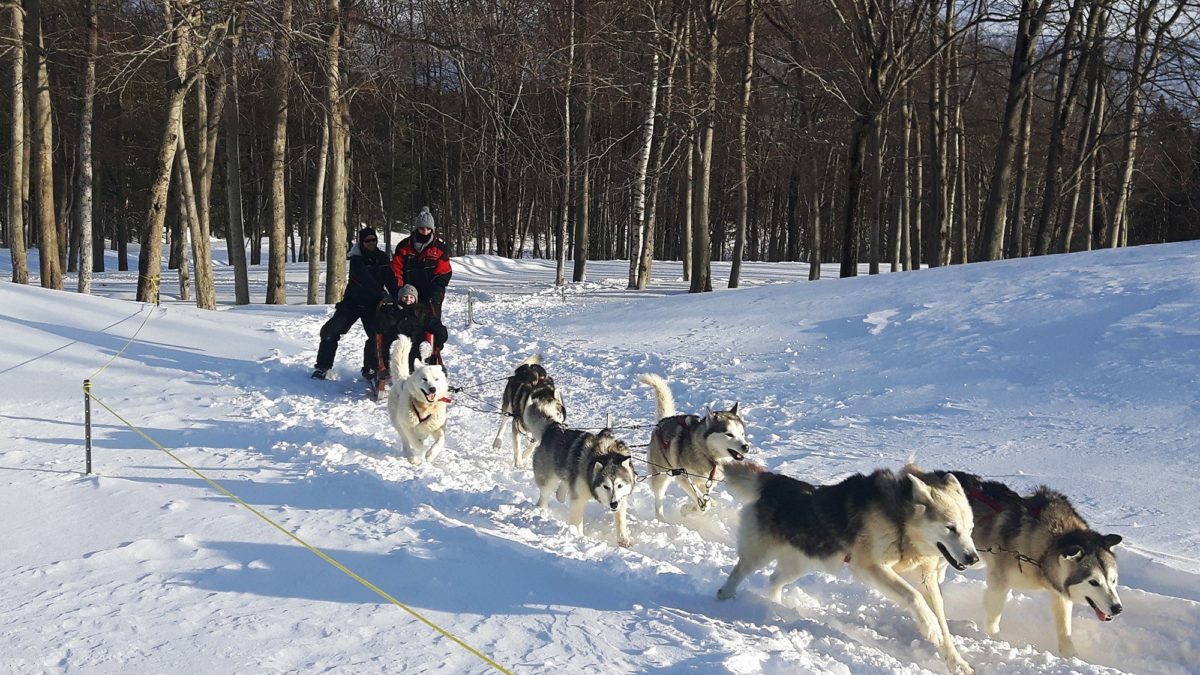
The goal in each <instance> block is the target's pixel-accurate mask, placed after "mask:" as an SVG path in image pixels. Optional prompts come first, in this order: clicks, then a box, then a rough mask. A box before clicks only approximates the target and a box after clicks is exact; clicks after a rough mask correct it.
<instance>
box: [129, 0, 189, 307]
mask: <svg viewBox="0 0 1200 675" xmlns="http://www.w3.org/2000/svg"><path fill="white" fill-rule="evenodd" d="M189 9H190V5H189V4H188V3H187V2H180V3H179V9H178V11H177V12H173V11H172V10H171V4H170V3H168V4H166V5H164V6H163V15H164V17H163V18H164V19H165V23H166V25H168V26H172V31H171V32H172V41H173V42H174V45H175V47H174V50H173V53H172V71H171V74H170V80H169V82H168V90H169V91H170V95H169V97H168V102H167V120H166V126H165V127H164V128H163V136H162V142H161V143H160V144H159V149H158V160H157V162H156V163H155V169H154V174H153V176H154V180H153V182H152V183H151V186H150V206H149V209H148V212H147V214H146V226H145V229H143V230H142V245H141V250H140V254H139V257H138V289H137V299H138V301H140V302H153V303H154V304H158V301H159V281H160V276H161V274H162V239H163V223H164V222H165V220H166V217H167V195H168V191H169V188H170V186H171V169H172V166H173V164H174V162H175V151H176V148H177V147H178V144H179V139H178V134H179V130H180V128H181V126H180V124H181V120H182V118H183V102H184V99H185V97H186V95H187V85H186V84H185V82H184V81H185V80H186V78H187V62H188V53H189V49H190V48H191V35H190V29H189V25H190V24H189V21H188V17H185V16H183V14H184V13H185V12H186V11H187V10H189Z"/></svg>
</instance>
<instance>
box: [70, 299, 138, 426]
mask: <svg viewBox="0 0 1200 675" xmlns="http://www.w3.org/2000/svg"><path fill="white" fill-rule="evenodd" d="M147 306H148V305H147V304H146V303H142V309H146V308H147ZM138 311H139V312H140V311H142V310H141V309H139V310H138ZM152 314H154V308H153V307H151V308H150V311H149V312H146V316H145V317H144V318H143V319H142V323H141V325H139V326H138V327H137V330H135V331H133V335H130V336H129V339H128V340H126V341H125V344H124V345H122V346H121V349H120V350H119V351H117V353H116V354H113V355H112V357H111V358H109V359H108V360H107V361H105V362H104V365H102V366H100V367H99V368H98V369H96V372H94V373H92V375H91V377H89V378H87V379H89V380H94V379H96V376H97V375H99V374H100V373H102V372H104V369H105V368H108V367H109V366H110V365H112V362H113V361H116V360H117V358H118V357H120V356H121V355H122V354H124V353H125V350H126V349H128V348H129V345H131V344H133V341H134V340H136V339H137V336H138V333H141V332H142V328H144V327H145V326H146V321H148V320H149V319H150V316H151V315H152ZM92 398H95V397H94V396H93V397H92ZM96 402H97V403H99V399H97V401H96ZM101 405H103V404H101Z"/></svg>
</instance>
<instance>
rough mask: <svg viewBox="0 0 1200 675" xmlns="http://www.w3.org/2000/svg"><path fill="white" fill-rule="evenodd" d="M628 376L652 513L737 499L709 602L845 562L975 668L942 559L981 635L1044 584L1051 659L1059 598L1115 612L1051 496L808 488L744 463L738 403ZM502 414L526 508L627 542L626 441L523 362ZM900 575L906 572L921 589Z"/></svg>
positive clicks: (943, 481)
mask: <svg viewBox="0 0 1200 675" xmlns="http://www.w3.org/2000/svg"><path fill="white" fill-rule="evenodd" d="M403 340H405V338H403V337H402V338H401V339H400V340H398V341H397V342H398V343H399V344H397V345H395V346H394V347H393V351H392V354H393V363H392V369H393V371H394V372H395V373H397V374H398V380H397V385H396V386H394V387H392V388H391V390H390V391H389V394H388V413H389V416H390V417H391V420H392V423H393V425H394V426H395V427H396V430H397V431H398V432H399V434H400V437H401V439H402V444H403V447H404V453H405V455H406V456H407V457H408V459H409V460H410V461H412V462H413V463H420V462H422V461H425V460H432V459H433V458H434V457H436V456H437V454H438V452H440V451H441V449H442V448H443V446H444V444H445V440H444V439H445V423H446V402H447V401H448V399H447V398H446V392H447V386H446V378H445V375H444V373H443V371H442V369H441V368H439V367H437V366H420V367H418V368H416V369H415V370H410V369H409V368H408V367H407V363H406V361H407V360H406V359H402V358H401V359H396V358H395V356H394V355H395V354H397V353H400V354H407V353H408V349H409V348H410V346H409V345H407V344H403ZM639 379H640V381H641V382H642V383H643V384H645V385H646V386H647V387H649V388H650V390H651V391H652V392H653V394H654V398H655V401H656V403H657V405H656V408H657V415H656V417H657V423H656V424H655V425H654V427H653V430H652V431H651V433H650V439H649V443H648V445H647V452H646V460H645V461H646V464H647V465H648V466H649V468H650V476H649V478H650V485H651V489H652V491H653V493H654V511H655V516H656V517H657V518H658V519H659V520H663V521H665V520H666V516H665V513H664V510H663V502H664V496H665V494H666V491H667V488H668V487H669V484H670V481H671V478H672V477H674V479H675V482H676V483H677V484H678V485H679V486H680V487H681V488H682V489H683V491H684V492H685V493H686V494H687V495H688V497H689V501H688V503H687V505H686V506H684V511H685V512H703V511H706V510H708V509H709V508H710V507H711V504H712V500H711V499H710V491H711V490H712V488H713V485H714V484H715V483H717V482H721V483H724V484H725V485H726V486H727V487H728V489H729V491H730V492H731V493H732V494H733V495H734V496H735V498H737V499H739V500H740V501H742V502H743V506H742V509H741V514H740V524H739V528H738V534H737V552H738V560H737V564H736V565H735V566H734V568H733V570H732V571H731V572H730V573H729V578H728V579H727V580H726V581H725V583H724V585H722V586H721V588H720V589H719V590H718V591H717V597H718V598H719V599H721V600H727V599H729V598H732V597H734V594H735V593H736V592H737V588H738V586H739V585H740V584H741V582H742V581H743V580H744V579H745V578H746V577H747V576H749V575H751V574H753V573H755V572H757V571H758V570H760V569H762V568H764V567H766V566H767V565H769V564H770V563H772V562H774V563H775V570H774V572H772V573H771V575H770V579H769V590H768V596H769V597H770V599H771V600H773V601H775V602H779V601H780V599H781V597H782V593H783V587H784V586H786V585H788V584H790V583H792V582H793V581H795V580H797V579H799V578H800V577H801V576H802V575H804V574H805V573H806V572H809V571H813V570H824V571H829V572H833V571H836V570H837V569H838V568H839V567H841V566H842V565H847V566H848V567H849V568H850V570H851V572H852V574H853V575H854V577H855V578H856V579H858V580H859V581H861V582H863V583H865V584H867V585H869V586H870V587H872V588H874V589H875V590H877V591H879V592H880V593H881V594H883V595H884V596H886V597H887V598H889V599H890V600H892V601H893V602H895V603H896V604H897V605H899V606H900V607H902V608H904V609H906V610H907V611H908V612H909V614H911V615H912V617H913V619H914V620H915V621H916V624H917V629H918V631H919V633H920V634H921V635H922V636H923V637H924V638H925V639H927V640H928V641H929V642H931V643H932V644H933V645H934V646H935V647H936V648H937V650H938V652H939V653H940V655H941V657H942V658H943V659H944V660H945V662H946V665H947V667H948V669H949V670H950V672H952V673H971V672H973V670H972V668H971V667H970V665H969V664H967V662H966V661H964V660H963V658H962V657H961V656H960V655H959V653H958V651H957V650H956V649H955V646H954V641H953V638H952V636H951V634H950V629H949V627H948V625H947V622H946V613H945V608H944V604H943V602H942V594H941V589H940V584H941V582H942V581H943V580H944V579H945V575H946V569H947V567H953V568H954V569H956V570H959V571H963V570H966V569H967V568H968V567H971V566H973V565H976V564H977V563H979V562H980V561H981V560H982V561H984V562H985V563H986V567H987V571H986V580H987V588H986V591H985V593H984V612H985V626H984V628H985V630H986V632H987V633H988V634H989V635H991V636H993V637H995V636H996V635H998V634H999V631H1000V618H1001V614H1002V613H1003V610H1004V605H1005V602H1006V601H1007V599H1008V596H1009V592H1010V591H1011V590H1014V589H1027V590H1037V589H1043V590H1046V591H1048V593H1049V596H1050V607H1051V611H1052V614H1053V617H1054V622H1055V627H1056V630H1057V636H1058V653H1059V655H1061V656H1063V657H1064V658H1070V657H1074V656H1075V655H1076V650H1075V646H1074V644H1073V642H1072V640H1071V608H1072V606H1073V605H1076V604H1078V605H1087V606H1088V607H1090V608H1091V610H1092V611H1093V612H1094V613H1095V615H1096V618H1098V619H1099V620H1101V621H1111V620H1112V619H1113V618H1114V617H1115V616H1116V615H1117V614H1120V613H1121V610H1122V606H1121V600H1120V598H1119V597H1118V595H1117V561H1116V557H1115V556H1114V553H1113V548H1114V547H1115V546H1116V545H1117V544H1119V543H1120V542H1121V537H1120V536H1118V535H1115V534H1107V535H1105V534H1100V533H1098V532H1096V531H1095V530H1092V529H1091V528H1090V527H1088V524H1087V522H1086V521H1085V520H1084V519H1083V517H1082V516H1080V515H1079V513H1078V512H1076V511H1075V509H1074V507H1072V506H1071V504H1070V502H1069V501H1068V500H1067V498H1066V497H1065V496H1064V495H1062V494H1061V493H1059V492H1056V491H1054V490H1051V489H1049V488H1046V487H1041V488H1039V489H1038V490H1036V491H1035V492H1034V493H1033V494H1031V495H1020V494H1018V493H1016V492H1015V491H1013V490H1012V489H1010V488H1008V487H1007V486H1005V485H1004V484H1002V483H999V482H996V481H991V480H985V479H983V478H981V477H979V476H976V475H972V474H969V473H964V472H960V471H923V470H921V469H919V468H917V467H916V466H913V465H911V464H910V465H907V466H904V467H903V468H901V469H900V470H899V471H898V472H895V471H892V470H889V469H880V470H877V471H875V472H873V473H871V474H869V475H862V474H856V475H853V476H850V477H848V478H846V479H844V480H842V481H841V482H838V483H835V484H831V485H813V484H810V483H806V482H804V481H801V480H797V479H795V478H792V477H789V476H785V475H782V474H778V473H773V472H770V471H767V470H766V469H765V468H764V467H762V466H760V465H758V464H754V463H752V462H749V461H747V460H746V454H747V453H748V452H749V450H750V445H749V443H748V442H747V441H746V428H745V424H744V423H743V421H742V418H741V417H740V415H739V414H738V406H737V405H736V404H735V405H734V406H733V407H732V408H730V409H729V410H718V411H714V410H709V409H707V408H706V409H705V410H704V412H703V414H702V415H689V414H679V413H677V412H676V409H675V400H674V398H673V396H672V395H671V390H670V388H669V386H668V384H667V382H666V381H665V380H664V379H663V378H661V377H659V376H658V375H653V374H646V375H642V376H640V378H639ZM501 412H502V413H503V415H504V417H503V420H502V421H501V423H500V428H499V430H497V432H496V437H495V439H494V440H493V442H492V446H493V448H495V449H497V450H498V449H500V448H501V446H502V437H503V435H504V431H505V429H506V428H509V425H511V440H512V446H513V465H514V466H516V467H517V468H521V467H525V466H530V467H531V468H532V469H533V478H534V483H535V484H536V485H537V489H538V501H537V507H538V509H540V510H543V511H544V510H546V509H547V508H548V506H549V502H550V496H551V495H555V496H556V497H557V499H558V500H559V501H560V502H564V503H566V505H567V511H568V518H567V522H568V525H569V527H571V528H572V529H573V530H574V531H575V532H577V533H578V534H580V535H582V534H583V519H584V509H585V507H586V505H587V504H588V502H590V501H592V500H595V501H596V502H599V503H600V504H601V506H603V507H604V508H606V509H608V510H609V511H611V512H612V513H613V518H614V524H615V526H616V535H617V544H618V545H620V546H624V547H627V546H629V545H630V544H631V538H630V535H629V531H628V526H627V524H626V504H627V501H628V498H629V496H630V495H631V494H632V493H633V490H634V486H635V485H636V484H637V483H638V481H639V476H638V474H637V472H636V471H635V469H634V466H633V454H632V453H631V451H630V449H629V446H628V445H626V443H625V442H624V441H622V440H620V439H619V438H617V437H616V436H614V435H613V433H612V431H611V430H609V429H605V430H603V431H600V432H598V433H592V432H590V431H586V430H581V429H572V428H570V427H568V426H567V424H566V417H567V413H566V407H565V406H564V405H563V402H562V398H561V396H560V394H559V391H558V389H557V388H556V387H555V384H554V379H553V378H552V377H550V376H549V375H548V373H547V371H546V368H545V367H544V366H543V365H542V364H541V362H540V358H539V357H537V356H533V357H530V358H528V359H526V360H525V361H524V362H522V363H521V364H520V365H519V366H518V367H517V368H516V370H515V371H514V373H513V374H512V375H511V376H510V377H508V379H507V383H506V385H505V387H504V394H503V399H502V404H501ZM531 446H532V450H531V449H530V447H531ZM903 573H913V574H914V575H915V577H916V578H918V579H919V580H920V583H919V586H914V585H913V584H912V583H910V582H909V581H908V580H907V579H906V578H905V577H903V576H902V574H903Z"/></svg>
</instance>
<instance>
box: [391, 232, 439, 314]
mask: <svg viewBox="0 0 1200 675" xmlns="http://www.w3.org/2000/svg"><path fill="white" fill-rule="evenodd" d="M392 273H393V274H395V275H396V285H397V287H401V286H404V285H405V284H412V285H413V286H416V288H417V293H419V294H420V297H419V298H418V300H420V301H421V302H428V303H441V302H442V300H443V299H444V298H445V297H446V286H447V285H449V284H450V276H451V273H452V272H451V269H450V253H449V251H448V250H447V248H446V244H445V243H443V242H442V240H440V239H437V238H434V239H433V240H432V241H430V242H429V245H428V246H426V247H425V248H423V249H421V251H420V252H418V251H417V247H416V246H414V245H413V240H412V237H407V238H405V239H404V240H403V241H401V242H400V243H399V244H397V245H396V252H395V253H393V254H392Z"/></svg>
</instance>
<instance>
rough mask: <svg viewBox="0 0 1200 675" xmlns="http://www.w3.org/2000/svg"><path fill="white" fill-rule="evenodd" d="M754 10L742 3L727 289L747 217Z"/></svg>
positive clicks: (737, 267)
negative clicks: (742, 55) (742, 54)
mask: <svg viewBox="0 0 1200 675" xmlns="http://www.w3.org/2000/svg"><path fill="white" fill-rule="evenodd" d="M757 21H758V11H757V9H756V8H755V6H754V0H746V68H745V70H744V71H742V110H741V114H740V115H738V215H737V233H736V234H735V235H734V240H733V261H732V262H731V263H730V266H729V287H730V288H737V287H738V277H740V276H741V273H742V256H743V255H744V253H745V249H746V222H747V221H748V220H749V214H750V158H749V154H750V150H749V144H748V142H747V139H746V128H747V126H748V125H749V122H750V92H751V85H752V84H753V79H754V28H755V23H756V22H757Z"/></svg>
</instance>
